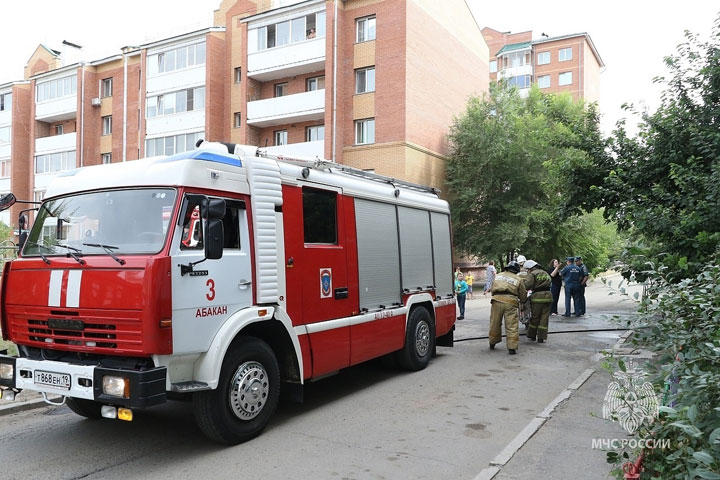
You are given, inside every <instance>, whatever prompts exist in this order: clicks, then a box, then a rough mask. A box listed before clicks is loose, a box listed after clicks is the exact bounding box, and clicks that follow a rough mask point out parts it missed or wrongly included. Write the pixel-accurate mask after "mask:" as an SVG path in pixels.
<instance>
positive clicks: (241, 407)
mask: <svg viewBox="0 0 720 480" xmlns="http://www.w3.org/2000/svg"><path fill="white" fill-rule="evenodd" d="M269 392H270V384H269V383H268V376H267V372H266V371H265V368H263V366H262V364H260V363H258V362H245V363H243V364H242V365H240V366H239V367H238V369H237V371H236V372H235V375H233V379H232V382H231V388H230V407H231V408H232V411H233V413H234V414H235V415H236V416H237V417H238V418H239V419H241V420H252V419H253V418H255V417H257V416H258V415H259V414H260V412H261V411H262V409H263V407H264V406H265V402H266V401H267V397H268V393H269Z"/></svg>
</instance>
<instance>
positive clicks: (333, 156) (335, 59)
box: [332, 0, 338, 162]
mask: <svg viewBox="0 0 720 480" xmlns="http://www.w3.org/2000/svg"><path fill="white" fill-rule="evenodd" d="M334 3H335V16H334V17H333V23H334V27H333V30H334V33H333V138H332V161H333V162H334V161H335V148H336V147H335V145H336V142H337V30H338V27H337V24H338V20H337V15H338V0H335V2H334Z"/></svg>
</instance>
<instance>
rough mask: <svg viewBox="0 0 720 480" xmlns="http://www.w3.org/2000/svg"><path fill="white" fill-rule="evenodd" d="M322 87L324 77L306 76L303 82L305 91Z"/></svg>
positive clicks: (312, 90)
mask: <svg viewBox="0 0 720 480" xmlns="http://www.w3.org/2000/svg"><path fill="white" fill-rule="evenodd" d="M323 88H325V77H313V78H308V79H307V81H306V82H305V91H306V92H314V91H315V90H322V89H323Z"/></svg>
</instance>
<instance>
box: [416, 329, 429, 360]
mask: <svg viewBox="0 0 720 480" xmlns="http://www.w3.org/2000/svg"><path fill="white" fill-rule="evenodd" d="M429 349H430V326H429V325H428V324H427V323H426V322H418V324H417V326H416V327H415V350H416V351H417V353H418V355H420V356H421V357H424V356H425V355H427V353H428V350H429Z"/></svg>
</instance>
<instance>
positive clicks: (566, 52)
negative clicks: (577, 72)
mask: <svg viewBox="0 0 720 480" xmlns="http://www.w3.org/2000/svg"><path fill="white" fill-rule="evenodd" d="M558 60H559V61H561V62H565V61H567V60H572V47H568V48H561V49H560V51H559V52H558Z"/></svg>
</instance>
